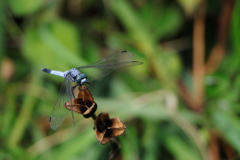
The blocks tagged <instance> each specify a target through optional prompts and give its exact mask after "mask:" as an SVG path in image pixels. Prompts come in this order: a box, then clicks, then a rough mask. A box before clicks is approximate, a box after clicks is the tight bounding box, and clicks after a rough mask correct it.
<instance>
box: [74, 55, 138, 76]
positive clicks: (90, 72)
mask: <svg viewBox="0 0 240 160" xmlns="http://www.w3.org/2000/svg"><path fill="white" fill-rule="evenodd" d="M132 57H133V53H132V52H129V51H122V52H118V53H116V54H112V55H110V56H108V57H106V58H103V59H102V60H100V61H97V62H95V63H92V64H90V65H87V66H82V67H78V68H76V69H78V70H79V71H80V72H81V73H84V74H86V75H87V76H88V81H93V80H96V79H100V78H102V77H104V76H106V75H108V74H109V73H111V72H112V71H114V70H116V69H118V68H124V67H132V66H136V65H141V64H143V63H142V62H138V61H130V60H131V59H132Z"/></svg>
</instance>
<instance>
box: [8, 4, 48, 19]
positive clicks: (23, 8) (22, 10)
mask: <svg viewBox="0 0 240 160" xmlns="http://www.w3.org/2000/svg"><path fill="white" fill-rule="evenodd" d="M43 4H44V1H43V0H30V1H29V0H10V8H11V9H12V12H13V13H14V14H16V15H18V16H24V15H29V14H32V13H33V12H35V11H37V10H38V9H39V8H40V7H41V6H42V5H43Z"/></svg>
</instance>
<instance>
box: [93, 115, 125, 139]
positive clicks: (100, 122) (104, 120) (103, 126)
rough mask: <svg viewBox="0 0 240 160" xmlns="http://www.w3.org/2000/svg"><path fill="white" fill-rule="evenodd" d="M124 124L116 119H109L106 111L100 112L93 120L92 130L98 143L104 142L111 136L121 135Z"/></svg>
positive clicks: (123, 130)
mask: <svg viewBox="0 0 240 160" xmlns="http://www.w3.org/2000/svg"><path fill="white" fill-rule="evenodd" d="M125 129H126V126H125V125H124V124H123V123H122V122H121V121H120V120H119V119H118V118H111V119H109V115H108V113H100V114H99V115H98V117H97V118H96V119H95V121H94V131H95V135H96V138H97V140H98V142H99V143H100V144H106V143H107V142H108V141H109V140H111V138H113V137H117V136H120V135H122V134H123V133H124V132H125Z"/></svg>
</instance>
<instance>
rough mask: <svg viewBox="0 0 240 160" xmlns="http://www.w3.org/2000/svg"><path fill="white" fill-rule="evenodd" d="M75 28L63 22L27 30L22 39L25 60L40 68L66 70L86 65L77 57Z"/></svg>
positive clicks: (77, 46) (57, 21)
mask: <svg viewBox="0 0 240 160" xmlns="http://www.w3.org/2000/svg"><path fill="white" fill-rule="evenodd" d="M77 35H78V32H77V30H76V28H75V27H74V26H73V25H71V24H70V23H68V22H66V21H63V20H55V21H53V22H51V23H48V24H44V25H41V26H40V27H36V28H28V29H27V30H26V34H25V36H24V39H23V46H22V51H23V53H24V56H25V58H26V59H27V60H28V61H29V62H31V63H33V64H34V65H35V66H37V67H39V69H40V68H43V67H44V68H50V69H56V70H63V71H65V70H67V69H69V68H71V67H73V66H74V67H77V66H80V65H84V64H86V63H85V62H84V61H83V60H82V59H81V58H80V57H79V56H78V53H79V46H80V45H79V44H80V42H79V39H78V36H77Z"/></svg>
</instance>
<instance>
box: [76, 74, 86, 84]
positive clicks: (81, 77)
mask: <svg viewBox="0 0 240 160" xmlns="http://www.w3.org/2000/svg"><path fill="white" fill-rule="evenodd" d="M75 82H76V83H80V84H84V83H85V82H87V75H86V74H79V75H77V77H76V79H75Z"/></svg>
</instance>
